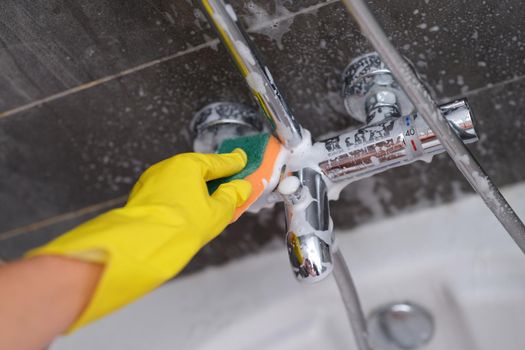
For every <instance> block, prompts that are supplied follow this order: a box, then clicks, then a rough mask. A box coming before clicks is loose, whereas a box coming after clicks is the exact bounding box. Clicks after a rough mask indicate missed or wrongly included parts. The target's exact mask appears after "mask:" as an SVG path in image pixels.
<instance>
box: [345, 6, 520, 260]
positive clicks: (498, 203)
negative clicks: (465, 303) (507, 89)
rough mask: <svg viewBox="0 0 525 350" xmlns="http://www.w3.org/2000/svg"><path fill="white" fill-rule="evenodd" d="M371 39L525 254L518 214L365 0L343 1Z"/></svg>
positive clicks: (419, 109) (435, 131)
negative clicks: (443, 113)
mask: <svg viewBox="0 0 525 350" xmlns="http://www.w3.org/2000/svg"><path fill="white" fill-rule="evenodd" d="M342 1H343V3H344V4H345V5H346V7H347V8H348V11H349V12H350V14H351V15H352V16H353V18H354V20H355V21H356V22H357V24H358V25H359V27H360V28H361V32H362V33H363V35H364V36H365V37H367V38H368V40H369V41H370V43H371V44H372V46H373V47H374V48H375V50H376V51H377V52H378V53H379V55H380V56H381V58H382V60H384V62H385V63H386V65H387V66H388V68H389V69H390V71H391V72H392V74H393V75H394V77H395V78H396V81H397V82H398V83H399V85H400V86H401V87H402V88H403V90H404V91H405V93H406V94H407V96H408V98H409V99H410V101H411V102H412V104H413V105H414V106H415V108H416V110H417V111H418V112H419V114H420V115H421V117H422V118H423V119H424V120H425V122H426V123H427V124H428V126H429V127H430V128H431V129H432V130H433V131H434V133H435V135H436V136H437V138H438V139H439V140H440V141H441V144H442V145H443V148H444V149H445V150H446V151H447V153H448V154H449V155H450V157H451V158H452V160H453V161H454V163H455V164H456V166H457V167H458V169H459V170H460V171H461V173H462V174H463V176H464V177H465V178H466V179H467V180H468V182H469V183H470V185H471V186H472V188H474V190H476V192H477V193H478V194H479V195H480V196H481V198H482V199H483V201H484V202H485V204H486V205H487V206H488V207H489V209H490V210H491V211H492V213H493V214H494V215H495V216H496V218H497V219H498V220H499V221H500V222H501V224H502V225H503V227H504V228H505V229H506V230H507V232H508V233H509V234H510V236H511V237H512V239H513V240H514V241H515V242H516V244H517V245H518V246H519V248H520V249H521V250H522V252H524V253H525V225H523V222H522V221H521V220H520V218H519V217H518V216H517V215H516V213H515V212H514V210H513V209H512V207H511V206H510V205H509V204H508V202H507V201H506V200H505V198H504V197H503V195H502V194H501V193H500V191H499V190H498V188H497V186H496V185H495V184H494V183H493V182H492V180H491V179H490V178H489V176H488V175H487V173H486V172H485V171H484V170H483V168H482V167H481V166H480V164H479V163H478V161H477V160H476V159H475V158H474V156H473V155H472V154H471V153H470V151H469V150H468V149H467V148H466V147H465V145H464V144H463V142H462V140H461V138H460V137H459V136H458V135H457V134H456V133H455V132H454V130H453V128H451V127H450V125H449V123H447V121H446V120H445V118H443V116H442V112H441V111H440V109H439V108H438V107H437V105H436V104H435V102H434V101H433V99H432V97H431V96H430V94H429V93H428V91H427V90H426V89H425V88H424V86H423V84H422V83H421V82H420V80H419V79H418V77H417V76H416V74H415V72H414V71H413V70H412V69H411V68H410V66H409V65H408V63H407V62H406V61H405V60H404V59H403V58H402V56H401V55H400V54H399V52H398V51H397V50H396V48H395V47H394V46H393V45H392V43H391V42H390V41H389V40H388V38H387V36H386V34H385V32H384V31H383V29H382V28H381V26H380V25H379V24H378V22H377V21H376V19H375V18H374V16H373V15H372V13H371V12H370V10H369V8H368V6H367V5H366V3H365V1H363V0H342Z"/></svg>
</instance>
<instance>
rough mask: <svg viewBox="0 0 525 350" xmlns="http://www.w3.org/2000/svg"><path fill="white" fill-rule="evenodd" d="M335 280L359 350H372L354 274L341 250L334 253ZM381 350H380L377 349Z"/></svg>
mask: <svg viewBox="0 0 525 350" xmlns="http://www.w3.org/2000/svg"><path fill="white" fill-rule="evenodd" d="M334 279H335V283H336V284H337V289H339V294H341V299H342V300H343V304H344V306H345V309H346V314H347V316H348V320H349V321H350V326H351V327H352V332H353V334H354V339H355V342H356V345H357V349H358V350H372V349H373V348H372V347H371V342H370V338H369V337H370V336H369V334H368V328H367V323H366V318H365V315H364V313H363V307H362V306H361V301H360V300H359V294H358V293H357V288H356V287H355V283H354V280H353V278H352V274H351V273H350V269H349V268H348V264H347V263H346V261H345V258H344V256H343V253H341V251H340V250H339V249H337V250H336V252H335V253H334ZM376 350H379V349H376Z"/></svg>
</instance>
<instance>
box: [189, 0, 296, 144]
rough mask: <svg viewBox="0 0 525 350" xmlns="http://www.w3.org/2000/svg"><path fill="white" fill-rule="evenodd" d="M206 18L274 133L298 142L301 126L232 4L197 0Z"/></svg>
mask: <svg viewBox="0 0 525 350" xmlns="http://www.w3.org/2000/svg"><path fill="white" fill-rule="evenodd" d="M199 2H200V4H201V7H202V8H203V10H204V12H205V14H206V16H207V17H208V20H209V22H210V23H211V25H212V26H213V27H214V28H215V30H216V31H217V33H218V35H219V37H220V39H221V41H222V43H223V44H224V46H225V47H226V48H227V50H228V52H229V53H230V55H231V57H232V58H233V60H234V61H235V64H236V65H237V67H238V69H239V71H240V72H241V74H242V76H243V77H244V79H245V80H246V83H247V84H248V86H249V87H250V91H251V93H252V94H253V96H254V97H255V100H256V101H257V103H258V104H259V106H260V107H261V110H262V112H263V113H264V115H265V116H266V118H267V119H268V120H269V122H270V125H271V126H272V128H273V130H275V133H276V134H277V137H278V138H279V141H281V143H282V144H283V145H284V146H285V147H286V148H288V149H291V148H293V147H295V146H297V145H299V144H300V143H301V140H302V129H301V126H300V125H299V123H298V122H297V120H296V119H295V118H294V117H293V115H292V113H291V112H290V109H289V108H288V106H287V104H286V102H285V101H284V99H283V97H282V94H281V92H280V91H279V89H278V87H277V85H276V84H275V81H274V80H273V78H272V75H271V74H270V71H269V69H268V67H266V65H265V64H264V63H263V61H262V59H261V58H260V56H259V55H258V54H257V53H256V50H255V49H254V48H253V45H252V44H251V40H249V38H248V36H247V34H246V33H245V32H244V30H243V29H242V27H241V26H240V24H239V21H238V18H237V16H236V15H235V11H234V10H233V8H232V7H231V6H230V5H228V4H224V2H223V1H221V0H200V1H199Z"/></svg>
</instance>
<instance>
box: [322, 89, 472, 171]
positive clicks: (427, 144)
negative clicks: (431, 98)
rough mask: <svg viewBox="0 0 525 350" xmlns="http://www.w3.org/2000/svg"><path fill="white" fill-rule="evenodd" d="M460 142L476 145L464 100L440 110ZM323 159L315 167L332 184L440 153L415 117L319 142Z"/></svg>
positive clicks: (432, 135)
mask: <svg viewBox="0 0 525 350" xmlns="http://www.w3.org/2000/svg"><path fill="white" fill-rule="evenodd" d="M440 108H441V110H442V113H443V115H444V118H446V119H447V121H448V122H449V123H450V124H451V125H452V128H453V129H454V131H455V132H456V133H457V134H458V135H459V136H460V137H461V139H462V140H463V142H465V143H470V142H475V141H477V136H476V132H475V130H474V124H473V120H472V119H473V118H472V113H471V110H470V107H469V105H468V102H467V100H465V99H463V100H458V101H455V102H452V103H449V104H446V105H443V106H441V107H440ZM321 142H323V143H324V147H325V149H326V151H327V156H326V159H325V160H324V161H322V162H321V163H320V164H319V166H320V168H321V170H322V171H323V173H324V174H325V175H326V176H327V177H328V178H329V179H330V180H332V181H341V180H349V179H352V180H358V179H360V178H364V177H368V176H370V175H373V174H377V173H380V172H383V171H386V170H388V169H391V168H395V167H398V166H401V165H404V164H408V163H411V162H414V161H417V160H426V161H430V160H431V157H432V156H433V155H435V154H437V153H441V152H443V151H444V147H443V145H442V144H441V143H440V142H439V140H438V138H437V136H436V134H435V133H434V132H433V131H432V130H431V129H430V127H429V126H428V125H427V124H426V123H425V121H424V120H423V119H422V118H421V117H419V116H418V115H417V114H415V115H412V116H406V117H401V118H388V119H385V120H383V121H381V122H379V123H376V124H372V125H367V126H364V127H361V128H358V129H356V130H352V131H349V132H346V133H343V134H341V135H339V136H336V137H333V138H330V139H327V140H324V141H321Z"/></svg>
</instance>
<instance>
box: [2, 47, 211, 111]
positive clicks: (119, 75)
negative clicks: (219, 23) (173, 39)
mask: <svg viewBox="0 0 525 350" xmlns="http://www.w3.org/2000/svg"><path fill="white" fill-rule="evenodd" d="M218 43H219V39H214V40H211V41H208V42H205V43H203V44H200V45H197V46H194V47H192V48H189V49H187V50H184V51H179V52H177V53H174V54H173V55H169V56H165V57H162V58H159V59H156V60H153V61H150V62H146V63H143V64H141V65H138V66H135V67H133V68H129V69H126V70H123V71H121V72H119V73H117V74H113V75H109V76H106V77H103V78H100V79H97V80H93V81H90V82H88V83H84V84H81V85H78V86H76V87H74V88H71V89H68V90H64V91H62V92H59V93H56V94H53V95H50V96H48V97H45V98H42V99H39V100H36V101H33V102H31V103H28V104H25V105H23V106H19V107H15V108H12V109H9V110H7V111H4V112H0V119H3V118H6V117H9V116H12V115H13V114H17V113H20V112H23V111H26V110H28V109H31V108H34V107H37V106H40V105H42V104H44V103H48V102H51V101H54V100H58V99H60V98H62V97H65V96H68V95H72V94H75V93H77V92H80V91H84V90H87V89H90V88H92V87H95V86H97V85H101V84H104V83H107V82H109V81H112V80H115V79H118V78H122V77H124V76H126V75H130V74H132V73H135V72H138V71H141V70H144V69H146V68H150V67H153V66H155V65H158V64H160V63H164V62H166V61H170V60H173V59H175V58H178V57H181V56H183V55H186V54H190V53H193V52H196V51H199V50H201V49H203V48H206V47H211V46H214V45H217V44H218Z"/></svg>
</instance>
